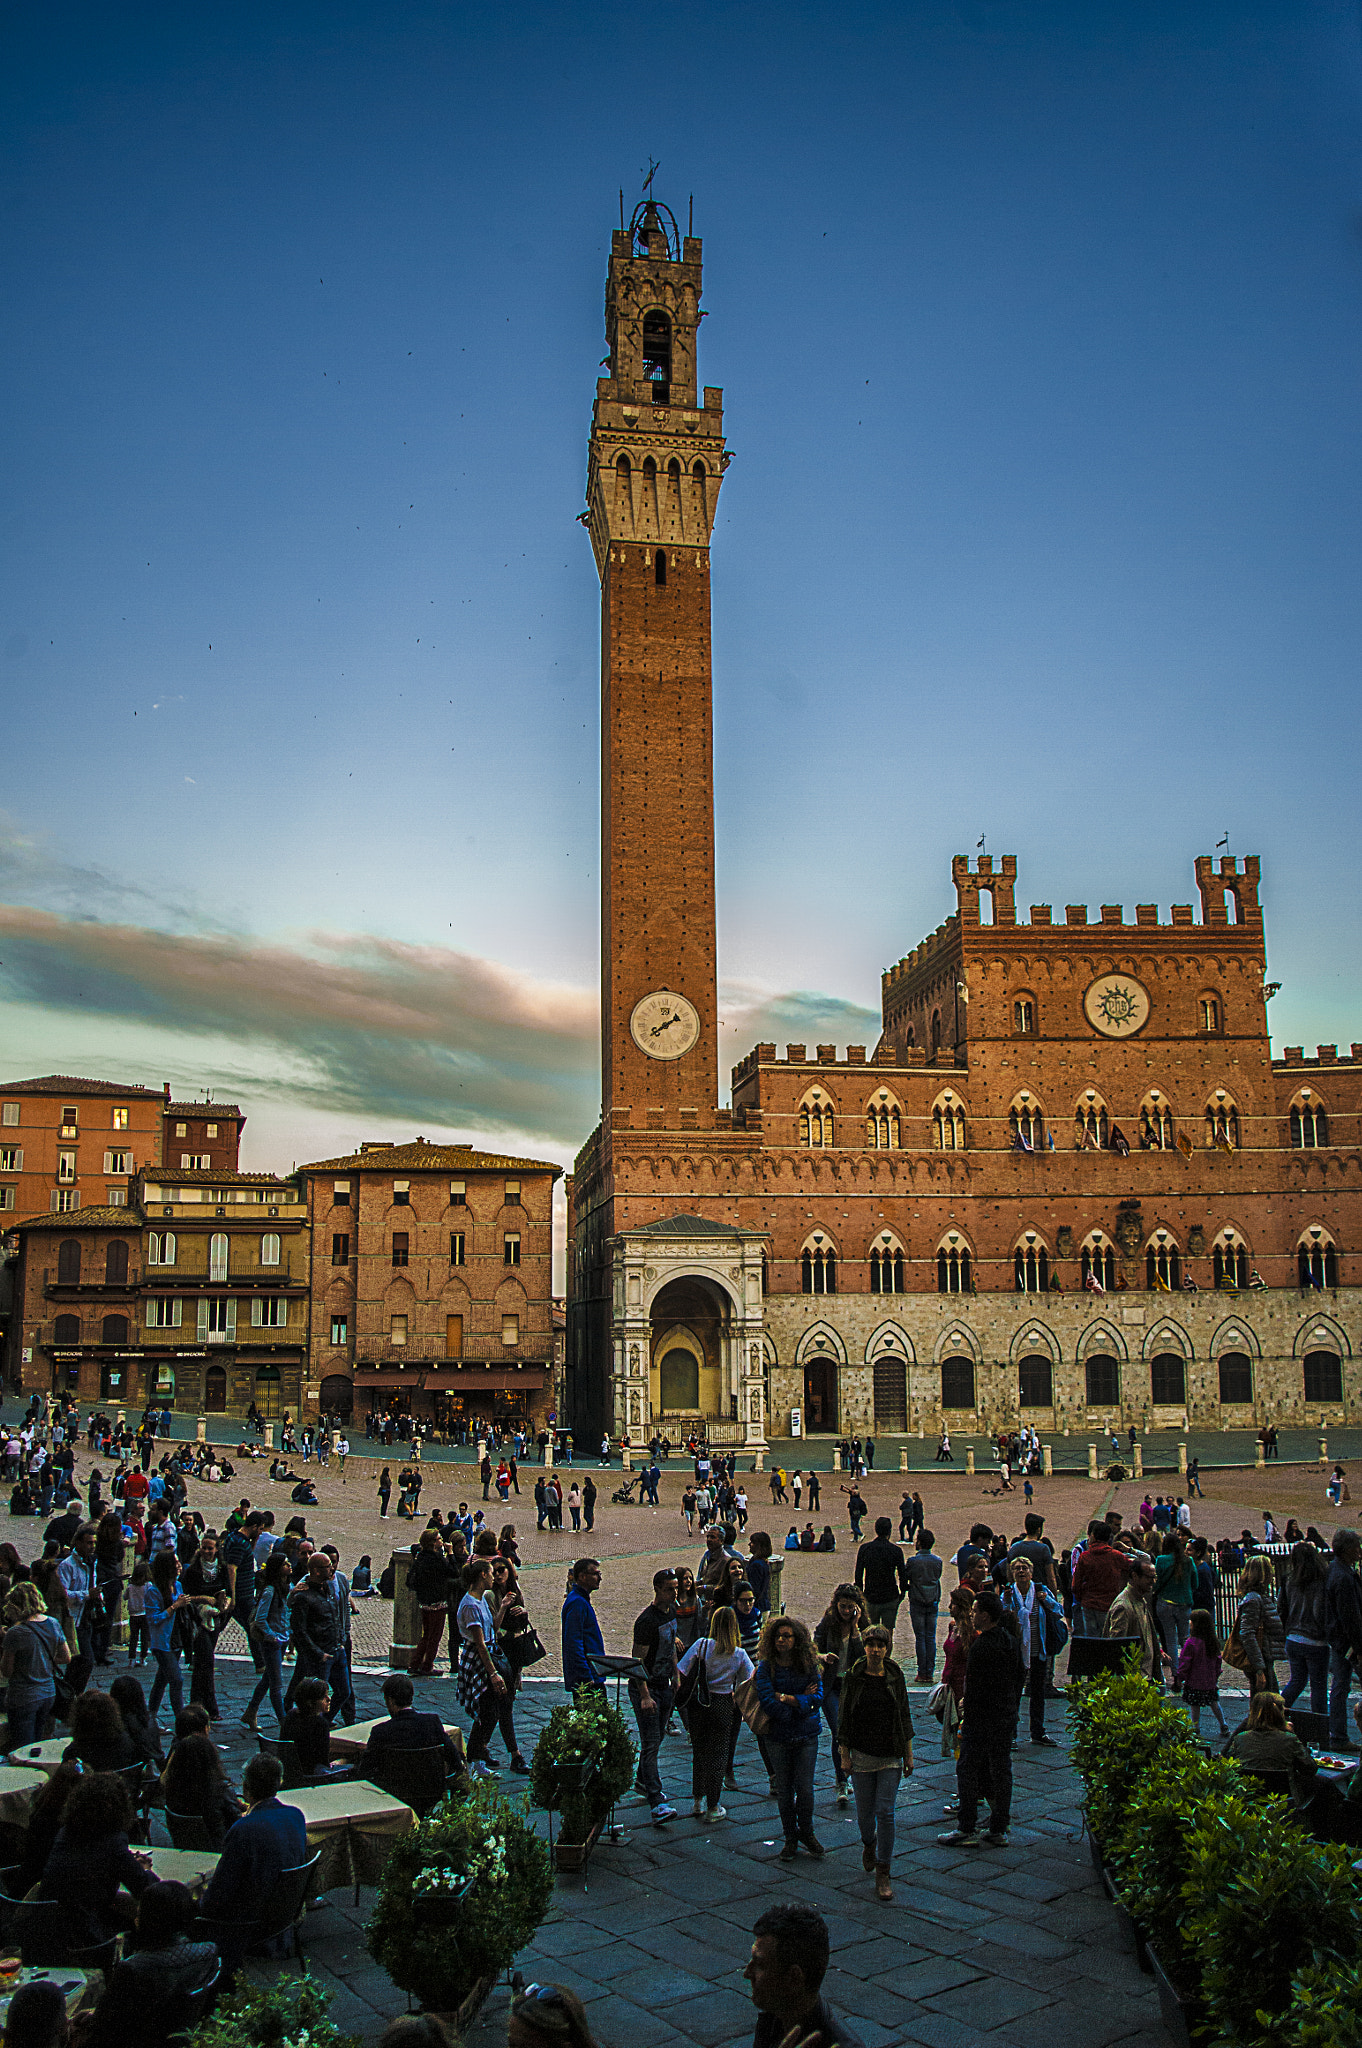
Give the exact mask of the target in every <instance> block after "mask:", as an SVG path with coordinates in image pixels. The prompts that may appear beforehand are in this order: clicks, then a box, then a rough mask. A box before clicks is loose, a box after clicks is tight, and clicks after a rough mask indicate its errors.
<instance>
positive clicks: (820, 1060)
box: [730, 1041, 954, 1091]
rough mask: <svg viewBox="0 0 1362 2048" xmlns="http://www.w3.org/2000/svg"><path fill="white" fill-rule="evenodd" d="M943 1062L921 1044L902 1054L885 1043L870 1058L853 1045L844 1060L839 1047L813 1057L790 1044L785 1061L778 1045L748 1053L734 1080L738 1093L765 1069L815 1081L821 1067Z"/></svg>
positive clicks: (804, 1048)
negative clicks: (802, 1070)
mask: <svg viewBox="0 0 1362 2048" xmlns="http://www.w3.org/2000/svg"><path fill="white" fill-rule="evenodd" d="M943 1057H944V1054H943ZM941 1063H942V1060H941V1058H938V1059H937V1060H936V1061H934V1062H933V1061H929V1059H928V1056H927V1053H926V1051H925V1049H924V1048H923V1047H922V1046H920V1045H910V1046H908V1047H907V1048H906V1049H905V1051H904V1052H903V1053H902V1054H901V1055H900V1054H899V1053H897V1052H896V1051H895V1050H894V1047H893V1046H892V1045H886V1044H885V1043H884V1042H883V1041H881V1043H880V1044H879V1045H877V1046H876V1048H875V1050H874V1052H873V1053H871V1054H870V1055H869V1056H867V1053H866V1048H865V1047H864V1046H863V1045H849V1046H848V1047H847V1049H846V1057H845V1058H844V1059H840V1060H839V1059H838V1057H837V1048H836V1046H835V1045H820V1046H819V1047H818V1048H817V1051H816V1055H815V1056H814V1057H813V1058H810V1056H809V1048H808V1046H807V1045H787V1046H786V1048H785V1057H784V1059H783V1060H782V1059H778V1058H777V1057H776V1048H775V1046H774V1045H754V1046H753V1048H752V1050H751V1052H749V1053H744V1055H743V1057H742V1058H741V1059H740V1060H739V1061H738V1064H737V1066H736V1067H734V1068H732V1069H731V1075H730V1078H731V1080H732V1083H733V1087H734V1089H735V1091H736V1090H737V1089H739V1088H740V1087H741V1086H742V1085H743V1083H744V1082H747V1081H751V1080H753V1079H755V1078H756V1076H757V1074H758V1073H759V1071H760V1069H761V1068H762V1067H807V1068H808V1069H809V1070H810V1079H812V1078H813V1075H814V1073H815V1072H816V1071H817V1070H818V1069H819V1068H820V1067H840V1068H847V1069H856V1070H859V1071H861V1072H864V1071H865V1070H866V1069H867V1068H872V1067H873V1068H880V1067H895V1068H898V1069H899V1070H900V1071H902V1070H904V1069H907V1068H910V1067H925V1066H928V1065H933V1064H934V1065H937V1066H939V1065H941ZM947 1063H948V1064H952V1065H953V1064H954V1063H953V1061H949V1060H948V1062H947Z"/></svg>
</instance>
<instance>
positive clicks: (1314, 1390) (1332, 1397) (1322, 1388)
mask: <svg viewBox="0 0 1362 2048" xmlns="http://www.w3.org/2000/svg"><path fill="white" fill-rule="evenodd" d="M58 1320H60V1318H59V1319H58ZM1303 1364H1304V1367H1305V1398H1306V1400H1307V1401H1341V1400H1342V1399H1343V1361H1342V1360H1341V1359H1340V1358H1339V1356H1338V1354H1337V1352H1334V1351H1307V1352H1306V1354H1305V1358H1304V1360H1303Z"/></svg>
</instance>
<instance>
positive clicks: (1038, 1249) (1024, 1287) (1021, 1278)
mask: <svg viewBox="0 0 1362 2048" xmlns="http://www.w3.org/2000/svg"><path fill="white" fill-rule="evenodd" d="M1013 1272H1014V1274H1015V1278H1016V1289H1017V1293H1018V1294H1044V1293H1045V1292H1046V1290H1047V1289H1048V1287H1049V1285H1050V1254H1049V1253H1048V1252H1047V1251H1046V1249H1045V1246H1044V1245H1043V1244H1042V1243H1041V1242H1040V1240H1039V1238H1038V1237H1037V1236H1036V1234H1035V1232H1034V1231H1028V1233H1027V1235H1026V1237H1024V1238H1023V1239H1022V1242H1021V1243H1020V1244H1019V1245H1018V1246H1017V1249H1016V1253H1015V1255H1014V1258H1013Z"/></svg>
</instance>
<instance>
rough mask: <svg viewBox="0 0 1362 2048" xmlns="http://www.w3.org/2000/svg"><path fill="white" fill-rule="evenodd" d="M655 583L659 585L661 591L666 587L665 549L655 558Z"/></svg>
mask: <svg viewBox="0 0 1362 2048" xmlns="http://www.w3.org/2000/svg"><path fill="white" fill-rule="evenodd" d="M653 581H654V583H655V584H656V585H657V587H658V589H659V590H662V589H664V588H665V586H666V582H667V553H666V550H665V548H659V549H658V551H657V553H656V554H655V555H654V556H653Z"/></svg>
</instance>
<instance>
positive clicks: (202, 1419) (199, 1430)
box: [194, 1415, 208, 1444]
mask: <svg viewBox="0 0 1362 2048" xmlns="http://www.w3.org/2000/svg"><path fill="white" fill-rule="evenodd" d="M194 1441H195V1442H196V1443H200V1444H206V1443H207V1441H208V1417H207V1416H206V1415H196V1416H195V1417H194Z"/></svg>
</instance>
